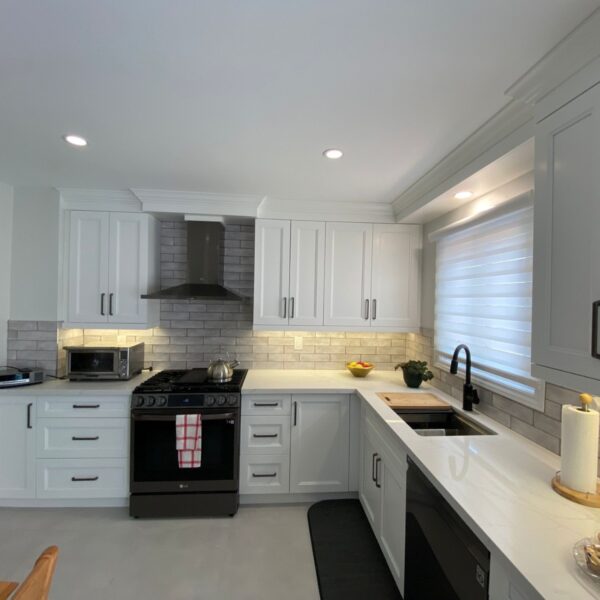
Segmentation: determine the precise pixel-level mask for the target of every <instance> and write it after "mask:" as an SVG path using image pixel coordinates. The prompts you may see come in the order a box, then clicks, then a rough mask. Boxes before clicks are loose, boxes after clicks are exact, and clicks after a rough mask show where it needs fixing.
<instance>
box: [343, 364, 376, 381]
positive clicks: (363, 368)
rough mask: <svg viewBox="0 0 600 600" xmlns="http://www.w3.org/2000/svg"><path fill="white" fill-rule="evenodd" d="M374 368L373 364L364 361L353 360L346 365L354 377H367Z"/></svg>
mask: <svg viewBox="0 0 600 600" xmlns="http://www.w3.org/2000/svg"><path fill="white" fill-rule="evenodd" d="M374 367H375V365H374V364H373V363H369V362H365V361H364V360H353V361H352V362H349V363H346V368H347V369H348V371H350V373H352V375H354V377H366V376H367V375H368V374H369V373H370V372H371V371H372V370H373V368H374Z"/></svg>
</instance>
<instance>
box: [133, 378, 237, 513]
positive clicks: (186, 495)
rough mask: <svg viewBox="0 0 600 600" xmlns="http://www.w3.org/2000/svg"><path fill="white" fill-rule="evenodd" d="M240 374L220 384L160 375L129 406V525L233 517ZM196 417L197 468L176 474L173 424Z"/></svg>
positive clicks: (178, 470)
mask: <svg viewBox="0 0 600 600" xmlns="http://www.w3.org/2000/svg"><path fill="white" fill-rule="evenodd" d="M246 374H247V371H246V370H245V369H237V370H234V372H233V378H232V380H231V381H229V382H227V383H213V382H211V381H209V379H208V376H207V370H206V369H190V370H166V371H162V372H160V373H157V374H156V375H154V376H152V377H150V379H147V380H146V381H145V382H144V383H142V384H141V385H139V386H138V387H136V388H135V390H134V391H133V395H132V399H131V478H130V499H129V513H130V515H131V516H134V517H185V516H218V515H220V516H222V515H232V516H233V515H234V514H235V513H236V512H237V509H238V505H239V493H238V490H239V483H238V482H239V449H240V407H241V391H242V385H243V383H244V379H245V377H246ZM179 414H200V415H201V420H202V461H201V466H200V467H196V468H187V469H183V468H179V464H178V459H177V450H176V434H175V419H176V416H177V415H179Z"/></svg>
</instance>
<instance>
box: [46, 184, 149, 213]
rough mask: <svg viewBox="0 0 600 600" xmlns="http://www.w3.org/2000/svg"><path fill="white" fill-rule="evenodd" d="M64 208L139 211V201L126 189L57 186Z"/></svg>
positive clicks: (140, 206)
mask: <svg viewBox="0 0 600 600" xmlns="http://www.w3.org/2000/svg"><path fill="white" fill-rule="evenodd" d="M57 190H58V192H59V193H60V201H61V206H62V208H63V209H66V210H105V211H122V212H140V211H141V210H142V205H141V203H140V201H139V200H138V199H137V198H136V197H135V196H134V195H133V194H132V193H131V192H130V191H128V190H90V189H78V188H57Z"/></svg>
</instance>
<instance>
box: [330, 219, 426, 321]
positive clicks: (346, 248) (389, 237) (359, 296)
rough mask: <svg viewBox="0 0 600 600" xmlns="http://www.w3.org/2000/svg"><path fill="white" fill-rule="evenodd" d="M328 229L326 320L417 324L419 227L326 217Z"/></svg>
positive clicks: (418, 319) (418, 316)
mask: <svg viewBox="0 0 600 600" xmlns="http://www.w3.org/2000/svg"><path fill="white" fill-rule="evenodd" d="M326 230H327V235H326V243H325V246H326V249H325V254H326V261H325V319H324V323H325V325H331V326H336V327H361V328H364V327H370V328H381V329H384V330H387V329H393V330H395V331H402V330H414V329H416V328H418V327H419V321H420V311H419V309H420V279H421V278H420V271H421V269H420V251H421V228H420V227H419V226H417V225H395V224H391V225H372V224H368V223H367V224H364V223H327V226H326Z"/></svg>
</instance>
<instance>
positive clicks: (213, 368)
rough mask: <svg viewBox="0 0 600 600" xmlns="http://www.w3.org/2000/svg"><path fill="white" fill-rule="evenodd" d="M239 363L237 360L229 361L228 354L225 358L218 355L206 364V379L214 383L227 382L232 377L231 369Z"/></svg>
mask: <svg viewBox="0 0 600 600" xmlns="http://www.w3.org/2000/svg"><path fill="white" fill-rule="evenodd" d="M239 364H240V363H239V362H238V361H237V360H232V361H230V360H229V356H227V358H223V357H222V356H218V357H217V358H215V359H214V360H211V361H210V364H209V365H208V372H207V375H208V379H209V380H210V381H212V382H214V383H227V382H228V381H231V379H232V377H233V369H235V368H236V367H237V366H238V365H239Z"/></svg>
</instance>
